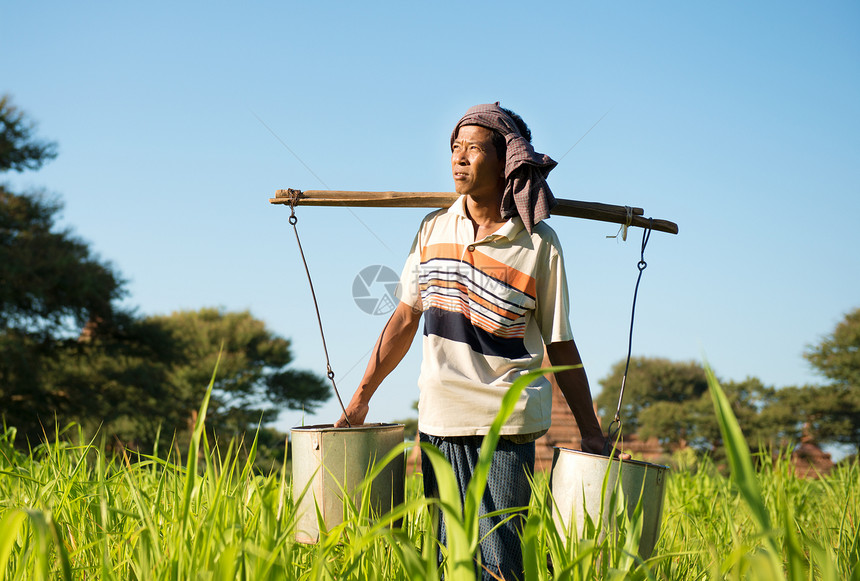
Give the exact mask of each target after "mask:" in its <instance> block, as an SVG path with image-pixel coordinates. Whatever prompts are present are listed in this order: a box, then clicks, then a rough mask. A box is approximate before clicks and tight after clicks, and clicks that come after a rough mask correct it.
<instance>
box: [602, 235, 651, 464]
mask: <svg viewBox="0 0 860 581" xmlns="http://www.w3.org/2000/svg"><path fill="white" fill-rule="evenodd" d="M651 225H652V219H651V218H648V227H647V228H645V230H644V232H642V249H641V250H640V252H639V263H638V264H637V265H636V267H637V268H638V269H639V276H637V277H636V288H635V289H634V290H633V308H632V309H631V311H630V333H629V336H628V339H627V362H626V363H625V364H624V375H623V376H621V390H620V392H619V393H618V407H617V408H616V409H615V418H614V419H613V420H612V423H610V424H609V437H608V438H607V440H606V447H607V448H609V449H610V450H611V449H612V447H613V446H615V445H616V443H617V441H618V437H619V434H620V433H621V400H622V399H623V398H624V386H625V384H626V383H627V372H628V370H629V369H630V354H631V353H632V352H633V321H634V320H635V319H636V297H637V296H638V295H639V283H640V282H642V273H643V272H644V271H645V269H646V268H647V267H648V263H647V262H645V247H646V246H647V245H648V240H649V239H650V238H651ZM613 426H615V429H614V430H613V429H612V427H613Z"/></svg>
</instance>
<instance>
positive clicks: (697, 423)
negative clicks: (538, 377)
mask: <svg viewBox="0 0 860 581" xmlns="http://www.w3.org/2000/svg"><path fill="white" fill-rule="evenodd" d="M624 364H625V362H624V361H620V362H618V363H617V364H616V365H615V366H613V368H612V371H611V373H610V375H609V376H608V377H606V378H605V379H603V380H601V381H600V383H601V385H602V386H603V391H601V393H600V394H599V395H598V397H597V399H596V403H597V406H598V411H599V412H600V413H601V416H602V421H603V423H604V426H608V425H609V422H611V421H612V420H613V417H614V414H615V410H616V406H617V402H618V392H619V388H620V385H621V377H622V375H623V373H624ZM613 386H616V387H615V388H614V389H613ZM722 387H723V390H724V391H725V393H726V396H727V397H728V398H729V401H730V402H731V404H732V409H733V411H734V413H735V415H736V416H737V418H738V421H739V422H740V424H741V426H742V428H743V430H744V434H745V435H746V437H747V441H748V442H749V444H750V447H751V448H753V449H759V448H760V447H762V446H769V445H772V444H774V443H776V438H777V437H778V436H779V435H781V434H787V433H788V431H789V430H787V429H785V428H784V427H783V426H782V425H780V424H778V422H779V421H785V422H787V423H789V424H791V423H792V418H788V417H785V416H778V415H775V414H771V415H766V414H763V413H762V411H763V410H766V409H768V408H769V406H771V405H773V402H774V398H775V394H776V392H777V390H775V389H774V388H772V387H768V386H765V385H764V384H763V383H762V382H761V381H760V380H758V379H756V378H754V377H750V378H747V379H745V380H743V381H740V382H737V381H727V382H722ZM708 389H709V388H708V385H707V380H706V376H705V370H704V368H703V367H702V366H701V365H699V364H698V363H695V362H675V361H670V360H668V359H663V358H635V359H631V361H630V369H629V371H628V374H627V381H626V382H625V386H624V399H623V401H622V408H621V414H620V415H621V420H622V423H623V427H624V432H625V433H627V434H632V433H635V434H636V435H637V436H639V437H640V438H642V439H648V438H652V437H655V438H657V439H658V440H660V442H661V443H662V444H663V445H664V446H670V447H675V446H678V447H684V446H689V447H691V448H694V449H696V450H699V451H701V452H711V453H713V452H716V451H718V450H719V449H720V448H721V447H722V439H721V435H720V430H719V426H718V425H717V421H716V417H715V416H714V408H713V403H712V401H711V397H710V394H709V392H708ZM798 439H799V438H798Z"/></svg>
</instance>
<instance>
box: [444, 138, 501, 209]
mask: <svg viewBox="0 0 860 581" xmlns="http://www.w3.org/2000/svg"><path fill="white" fill-rule="evenodd" d="M492 137H493V132H492V131H491V130H489V129H487V128H486V127H480V126H478V125H464V126H462V127H460V129H459V130H458V131H457V137H456V138H455V139H454V144H453V145H452V146H451V169H452V172H453V174H454V189H455V190H456V191H457V193H458V194H466V195H467V196H470V197H472V198H473V199H476V200H478V199H494V198H496V197H498V196H501V195H502V192H503V191H504V189H505V162H504V160H500V159H499V156H498V155H497V154H496V148H495V147H493V139H492Z"/></svg>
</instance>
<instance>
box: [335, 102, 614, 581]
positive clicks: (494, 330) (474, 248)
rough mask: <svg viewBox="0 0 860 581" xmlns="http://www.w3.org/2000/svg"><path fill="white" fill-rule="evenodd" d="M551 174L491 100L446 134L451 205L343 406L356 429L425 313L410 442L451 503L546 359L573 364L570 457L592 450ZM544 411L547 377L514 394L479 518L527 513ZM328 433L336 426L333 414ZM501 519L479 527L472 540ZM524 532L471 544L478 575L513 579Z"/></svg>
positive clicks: (560, 377)
mask: <svg viewBox="0 0 860 581" xmlns="http://www.w3.org/2000/svg"><path fill="white" fill-rule="evenodd" d="M555 165H556V163H555V162H554V161H553V160H552V159H550V158H549V157H548V156H546V155H541V154H538V153H536V152H535V151H534V149H533V148H532V146H531V132H530V131H529V129H528V127H527V126H526V124H525V123H524V122H523V121H522V119H521V118H520V117H519V116H518V115H516V114H514V113H513V112H511V111H509V110H507V109H503V108H501V107H499V105H498V103H496V104H494V105H478V106H476V107H473V108H471V109H469V111H468V112H467V113H466V115H465V116H464V117H463V118H462V119H461V120H460V122H459V123H458V124H457V126H456V127H455V128H454V132H453V134H452V136H451V166H452V173H453V177H454V186H455V189H456V191H457V193H458V194H460V198H459V199H458V200H457V201H456V202H455V203H454V204H453V205H452V206H451V207H450V208H448V209H447V210H440V211H437V212H434V213H432V214H430V215H428V216H427V217H426V218H425V219H424V221H423V223H422V224H421V227H420V229H419V232H418V235H417V236H416V238H415V242H414V244H413V247H412V251H411V253H410V255H409V258H408V260H407V262H406V266H405V267H404V269H403V275H402V277H401V281H400V282H401V284H400V287H399V289H398V298H399V299H400V303H399V304H398V306H397V307H396V309H395V311H394V314H393V315H392V316H391V318H390V320H389V321H388V323H387V324H386V325H385V328H384V329H383V331H382V334H381V335H380V337H379V340H378V341H377V343H376V346H375V348H374V350H373V354H372V356H371V359H370V362H369V364H368V366H367V370H366V372H365V374H364V377H363V378H362V380H361V383H360V384H359V386H358V388H357V390H356V392H355V394H354V395H353V397H352V399H351V401H350V403H349V405H348V407H347V408H346V415H347V416H348V417H349V421H350V423H351V424H352V425H358V424H362V423H363V422H364V420H365V418H366V416H367V413H368V409H369V407H368V406H369V402H370V399H371V396H372V395H373V393H374V392H375V391H376V389H377V387H379V385H380V383H381V382H382V380H383V379H384V378H385V377H386V376H387V375H388V374H389V373H390V372H391V371H392V370H393V369H394V368H395V367H396V366H397V364H398V363H399V362H400V360H401V359H402V358H403V356H404V355H405V354H406V352H407V351H408V349H409V346H410V344H411V342H412V338H413V337H414V335H415V332H416V330H417V329H418V324H419V321H420V319H421V316H422V314H423V315H424V316H425V321H424V340H423V361H422V365H421V375H420V378H419V381H418V384H419V388H420V398H419V403H418V430H419V435H420V439H421V441H422V442H429V443H431V444H433V445H434V446H436V447H437V448H439V449H440V450H441V451H442V453H443V454H444V455H445V457H446V458H447V459H448V460H449V461H450V462H451V463H452V466H453V468H454V473H455V475H456V476H457V479H458V484H459V486H460V492H461V496H462V494H463V492H464V490H465V488H466V486H467V485H468V482H469V479H470V477H471V474H472V471H473V469H474V467H475V464H476V462H477V458H478V454H479V451H480V446H481V441H482V438H483V435H484V434H486V433H487V432H488V431H489V428H490V425H491V424H492V422H493V419H494V418H495V416H496V414H497V413H498V410H499V406H500V403H501V400H502V397H503V396H504V394H505V392H506V391H507V388H508V387H509V386H510V385H511V383H512V382H513V381H514V380H515V379H516V378H517V377H519V376H520V375H522V374H524V373H527V372H528V371H531V370H534V369H538V368H540V367H541V365H542V362H543V357H544V350H545V351H546V354H547V355H548V357H549V360H550V362H551V363H552V365H570V366H579V367H577V368H573V369H569V370H567V371H563V372H560V373H557V374H556V380H557V382H558V384H559V387H560V388H561V391H562V393H563V394H564V396H565V398H566V400H567V403H568V406H569V407H570V409H571V411H572V412H573V414H574V416H575V418H576V421H577V424H578V425H579V429H580V432H581V435H582V449H583V450H584V451H586V452H592V453H603V450H604V444H605V438H604V436H603V433H602V431H601V429H600V425H599V423H598V421H597V417H596V415H595V413H594V408H593V405H592V400H591V393H590V391H589V387H588V379H587V378H586V375H585V371H584V369H583V368H582V367H581V365H580V363H581V361H580V356H579V352H578V351H577V348H576V344H575V343H574V340H573V335H572V333H571V329H570V324H569V321H568V294H567V282H566V277H565V272H564V262H563V258H562V254H561V248H560V245H559V242H558V238H557V237H556V235H555V232H554V231H553V230H552V229H551V228H550V227H549V226H548V225H547V224H546V223H545V222H542V220H543V219H545V218H547V217H549V211H550V209H551V207H552V205H553V204H554V203H555V199H554V198H553V196H552V192H551V191H550V189H549V187H548V186H547V184H546V181H545V179H544V178H545V177H546V175H547V173H549V171H550V170H551V169H552V168H553V167H555ZM551 402H552V388H551V386H550V384H549V382H548V381H547V380H546V379H545V378H541V379H539V380H537V381H535V382H534V383H533V385H531V386H529V387H527V388H526V389H525V390H524V392H523V394H522V396H521V397H520V400H519V402H518V405H517V407H516V409H515V411H514V412H513V414H512V415H511V417H510V418H509V420H508V421H507V422H506V424H505V426H504V427H503V429H502V432H501V433H502V437H501V438H500V440H499V444H498V447H497V449H496V452H495V454H494V457H493V465H492V466H491V468H490V474H489V479H488V482H487V489H486V492H485V493H484V498H483V502H482V509H481V513H482V514H486V513H490V512H493V511H496V510H501V509H505V508H513V507H525V506H528V504H529V499H530V495H531V488H530V486H529V479H528V477H529V475H531V474H532V472H533V470H534V462H535V443H534V441H535V440H536V439H537V438H538V437H540V436H541V435H543V434H544V433H545V432H546V431H547V429H548V428H549V426H550V414H551ZM335 425H336V426H346V421H345V418H344V417H343V416H342V417H341V418H340V420H338V423H337V424H335ZM422 470H423V472H424V490H425V494H426V495H427V496H434V495H435V494H436V480H435V475H434V474H433V470H432V466H431V465H430V462H429V461H428V460H427V458H426V457H423V458H422ZM504 518H505V517H504V516H502V517H495V518H482V519H481V523H480V534H481V536H482V537H483V536H484V535H485V534H486V533H487V532H488V531H489V530H490V529H492V528H493V527H494V526H495V525H496V524H497V523H498V522H500V521H501V520H504ZM522 523H523V520H522V519H518V518H514V519H511V520H509V521H508V522H507V523H506V524H505V525H502V526H501V527H499V528H498V529H497V530H496V531H495V532H494V533H492V534H490V535H489V536H488V537H487V538H486V539H485V540H484V541H483V542H482V543H481V556H480V560H481V564H482V567H483V570H484V577H485V578H486V579H493V578H498V577H504V578H505V579H513V578H522V576H523V564H522V550H521V545H520V539H519V531H520V530H521V527H522ZM441 538H442V541H443V542H444V530H443V531H442V533H441Z"/></svg>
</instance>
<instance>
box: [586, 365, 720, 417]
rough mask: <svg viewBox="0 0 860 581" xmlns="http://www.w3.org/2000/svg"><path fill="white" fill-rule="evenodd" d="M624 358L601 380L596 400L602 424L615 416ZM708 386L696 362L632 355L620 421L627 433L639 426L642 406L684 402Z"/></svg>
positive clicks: (703, 372) (697, 396) (694, 397)
mask: <svg viewBox="0 0 860 581" xmlns="http://www.w3.org/2000/svg"><path fill="white" fill-rule="evenodd" d="M624 366H625V361H623V360H622V361H619V362H618V363H616V364H615V365H614V366H613V367H612V369H611V370H610V373H609V375H608V376H607V377H605V378H603V379H601V380H600V385H601V386H602V389H601V391H600V394H598V396H597V398H596V399H595V403H596V404H597V410H598V412H599V414H600V417H601V421H602V422H603V425H604V426H609V423H610V422H611V421H612V420H613V418H614V416H615V410H616V408H617V405H618V394H619V392H620V390H621V378H622V377H623V375H624ZM707 389H708V381H707V378H706V377H705V370H704V369H703V368H702V366H701V365H699V364H698V363H695V362H692V361H690V362H684V363H679V362H675V361H670V360H669V359H664V358H648V357H633V358H631V359H630V368H629V369H628V372H627V380H626V381H625V384H624V399H623V400H622V403H621V413H620V415H621V420H622V422H624V429H625V431H626V432H627V433H635V432H636V431H637V430H638V429H639V426H640V414H641V412H642V410H643V409H645V408H647V407H649V406H651V405H652V404H655V403H657V402H665V403H676V404H684V403H686V402H689V401H691V400H694V399H698V398H699V397H701V395H702V394H703V393H705V392H706V391H707Z"/></svg>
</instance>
